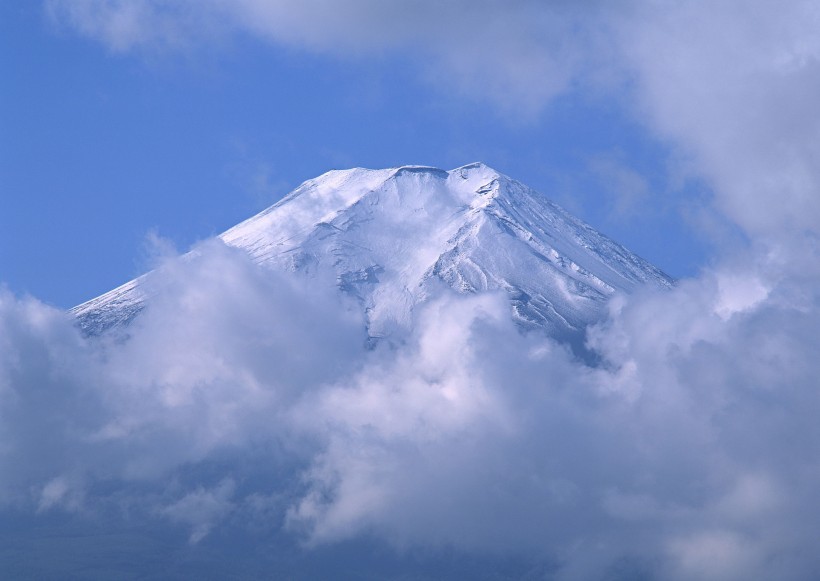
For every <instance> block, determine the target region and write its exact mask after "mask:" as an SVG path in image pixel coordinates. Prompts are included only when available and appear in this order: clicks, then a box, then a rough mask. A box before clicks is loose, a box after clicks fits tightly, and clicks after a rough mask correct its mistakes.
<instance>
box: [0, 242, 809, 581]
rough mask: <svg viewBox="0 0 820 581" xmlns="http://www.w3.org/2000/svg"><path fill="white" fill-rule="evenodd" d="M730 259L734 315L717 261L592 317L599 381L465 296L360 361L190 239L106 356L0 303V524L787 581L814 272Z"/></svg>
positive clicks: (54, 324) (48, 316)
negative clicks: (3, 518)
mask: <svg viewBox="0 0 820 581" xmlns="http://www.w3.org/2000/svg"><path fill="white" fill-rule="evenodd" d="M750 256H751V257H750V259H749V261H748V262H745V263H743V269H742V272H743V273H744V276H747V277H748V276H752V277H753V280H754V281H755V285H756V287H755V288H760V289H765V292H762V291H761V292H759V293H757V292H755V293H753V295H754V296H750V295H748V294H741V295H737V296H736V295H735V294H734V291H733V289H735V288H740V289H746V288H747V287H750V285H749V284H747V282H746V279H743V280H741V279H739V278H738V276H737V274H736V265H734V264H727V265H726V266H724V267H721V268H719V269H716V270H714V271H710V272H708V273H705V274H704V275H703V276H702V277H700V278H699V279H696V280H689V281H684V282H683V283H681V284H680V285H679V286H678V287H677V288H676V289H674V290H672V291H669V292H665V293H660V294H656V295H646V296H640V297H635V298H634V299H631V300H620V301H619V302H617V303H615V304H613V305H612V313H611V316H610V317H609V318H608V319H607V320H606V321H603V322H602V323H601V324H599V325H598V326H596V327H595V328H593V329H592V330H591V331H590V346H591V347H592V348H594V349H595V350H596V351H597V352H598V354H599V356H600V357H601V364H600V365H598V366H589V365H588V364H586V363H584V362H581V361H578V360H577V359H575V358H574V356H573V355H572V353H571V352H570V351H569V350H567V349H566V348H564V347H562V346H561V345H559V344H557V343H555V342H553V341H551V340H550V339H548V338H546V337H544V336H541V335H538V334H533V333H531V334H529V335H522V334H521V333H520V332H519V331H518V330H517V329H516V328H515V327H514V325H513V324H512V322H511V321H510V319H509V316H508V306H507V304H506V303H505V300H504V298H503V297H501V296H496V295H491V294H490V295H475V296H466V297H465V296H459V295H454V294H448V293H446V292H443V291H442V294H441V295H440V296H434V297H431V299H430V301H429V303H428V304H426V306H425V307H424V308H423V309H421V310H420V311H419V312H418V313H417V315H416V318H415V321H414V324H413V328H412V330H410V331H408V334H407V335H406V336H405V337H404V338H403V340H402V341H398V342H396V344H395V345H393V346H388V345H381V346H377V347H376V348H375V349H372V348H368V347H367V344H366V337H365V334H364V327H363V324H362V320H361V315H360V314H359V313H358V310H357V307H355V306H351V305H349V304H347V303H345V301H344V300H343V298H342V296H341V293H338V292H337V291H335V289H334V288H333V281H325V282H322V281H319V280H315V279H302V278H300V277H296V276H293V275H291V274H288V273H280V272H277V271H274V270H267V269H261V268H259V267H257V266H256V265H254V264H253V263H252V262H251V261H250V260H249V259H248V258H247V257H246V256H245V255H244V254H243V253H241V252H239V251H236V250H235V249H230V248H227V247H225V246H224V245H221V244H219V243H216V242H214V243H209V244H205V245H203V246H200V247H197V248H196V249H195V250H194V252H193V254H191V255H186V256H184V257H179V258H177V257H169V258H166V259H165V262H164V263H163V264H162V265H161V266H160V268H159V269H158V270H157V271H156V274H155V275H154V279H155V283H154V284H155V285H156V288H157V289H159V290H158V291H157V292H158V294H157V295H156V299H155V301H154V302H153V303H151V305H150V307H149V308H148V310H147V311H146V312H145V314H144V316H143V317H142V318H140V319H138V320H137V321H135V323H134V324H133V325H132V326H131V327H130V328H129V335H130V337H129V338H127V340H122V338H118V339H117V340H108V339H105V338H96V339H94V338H92V339H82V338H81V337H80V335H79V333H78V332H77V331H76V330H75V329H74V327H73V326H72V324H71V321H70V320H69V319H68V318H67V317H66V315H64V314H63V313H60V312H58V311H55V310H53V309H51V308H49V307H46V306H44V305H41V304H40V303H38V302H37V301H35V300H33V299H26V298H23V299H18V298H15V297H13V296H11V295H9V293H8V292H5V293H4V294H3V295H2V301H0V307H2V308H0V329H2V333H0V341H2V344H3V345H4V349H3V350H2V364H1V365H0V377H2V378H3V380H2V383H0V394H2V407H0V425H1V426H2V429H3V440H2V442H3V445H2V449H0V464H2V470H0V474H2V479H0V499H1V500H2V503H3V505H2V506H3V508H2V509H0V511H2V512H4V513H5V514H10V511H14V512H15V513H16V514H20V513H21V511H22V514H30V515H31V518H33V519H35V520H36V519H46V518H56V515H59V514H63V515H65V516H64V517H63V518H68V519H74V520H73V521H71V520H70V521H69V522H80V521H82V519H86V520H87V519H106V521H108V522H110V523H114V524H111V525H110V526H113V527H114V529H115V530H117V529H116V527H117V526H119V527H126V526H133V525H134V523H140V525H139V526H140V527H142V529H143V530H146V531H148V532H149V534H150V535H154V536H156V537H157V538H168V537H167V535H169V534H171V532H172V531H174V530H176V529H175V528H174V527H178V526H179V525H182V526H183V527H184V529H185V535H184V536H183V537H182V539H179V538H178V537H177V541H176V542H182V543H183V544H184V542H185V540H186V539H187V541H189V542H190V543H192V545H191V546H192V547H199V546H202V545H203V544H206V546H207V547H208V549H207V551H208V552H209V553H213V551H217V553H218V552H219V551H226V550H228V549H227V548H226V547H228V546H234V545H233V544H231V543H233V542H234V541H231V540H230V539H245V540H244V541H242V543H243V545H242V546H243V547H245V548H244V549H242V550H246V551H255V550H256V549H255V548H254V547H256V546H258V545H257V544H258V543H265V542H268V541H267V540H266V539H269V538H270V535H284V537H283V538H286V539H290V540H289V541H288V542H289V543H290V544H288V543H285V544H282V545H281V546H283V547H291V546H292V545H293V543H296V542H298V543H302V544H303V546H304V547H305V548H304V549H302V551H307V553H304V554H305V555H310V554H319V555H321V554H322V553H321V551H322V550H323V547H333V546H337V545H339V544H340V543H341V544H342V546H343V544H344V543H350V542H354V541H355V542H360V541H362V540H363V539H365V540H366V539H370V540H369V541H367V542H368V543H369V546H370V547H372V548H371V550H378V551H384V550H386V549H385V548H384V547H385V546H388V547H393V548H394V549H393V550H396V551H398V552H396V553H394V555H395V557H394V558H395V559H399V560H398V561H396V566H398V563H399V562H400V559H401V557H400V556H399V555H401V551H407V550H416V549H414V548H419V547H422V548H424V547H426V548H428V550H431V551H432V552H431V553H427V554H426V555H427V556H423V557H419V558H421V559H422V562H426V563H428V566H430V567H433V568H434V569H435V568H436V565H435V564H436V563H439V564H440V565H441V566H444V565H442V564H443V563H448V564H447V567H451V566H453V565H452V563H451V562H448V561H447V560H446V559H445V558H444V557H442V556H441V555H442V553H441V551H442V550H444V548H449V549H448V550H450V551H455V552H456V554H461V555H466V556H469V555H473V556H475V555H483V556H485V557H491V558H494V559H498V561H494V563H495V565H496V566H499V567H500V565H498V563H500V562H502V560H503V559H507V560H508V561H509V559H512V560H513V562H520V563H529V565H527V566H528V567H541V568H545V569H544V570H550V571H552V573H551V575H553V577H554V578H556V579H583V578H590V577H594V578H597V577H602V576H605V575H608V574H612V575H615V578H618V577H617V575H618V574H619V575H621V578H633V577H634V576H635V575H638V574H645V575H647V576H649V577H651V578H660V579H679V578H680V579H684V578H691V576H693V575H696V576H698V577H699V578H704V579H741V578H747V577H748V575H749V574H750V572H752V573H751V574H755V575H763V576H766V577H776V578H784V579H789V578H794V579H798V578H803V577H805V576H806V575H808V574H809V572H810V571H813V570H816V566H817V565H818V563H817V562H816V559H815V558H813V557H812V556H811V555H813V554H814V552H813V551H811V550H810V548H811V547H810V543H811V542H812V540H813V539H814V538H816V536H817V534H818V533H819V532H820V531H818V530H817V525H816V523H817V522H820V519H818V516H820V515H818V514H817V512H818V507H817V504H816V502H815V500H814V496H815V490H816V487H817V485H818V484H820V482H818V475H817V473H816V470H815V469H814V464H815V459H816V457H817V454H818V453H820V449H818V444H817V443H818V442H820V433H818V427H817V423H816V417H817V413H818V412H820V394H818V392H817V390H816V380H815V378H816V377H817V374H818V373H819V372H820V369H818V364H817V360H816V357H814V351H815V350H816V349H815V347H816V329H817V328H818V325H820V309H818V306H820V296H818V294H817V292H816V290H815V291H811V290H810V289H816V288H820V287H819V286H816V285H814V284H813V282H814V281H817V280H818V274H819V273H817V272H806V273H804V276H806V277H808V278H807V280H803V281H798V282H795V280H794V279H793V277H791V276H788V274H789V272H788V270H784V266H783V264H782V263H781V262H779V261H778V260H776V259H774V258H772V259H770V260H766V261H757V256H756V255H754V254H752V255H750ZM815 271H816V269H815ZM739 281H740V282H739ZM807 281H812V285H808V284H806V283H807ZM744 292H745V290H744ZM795 293H799V295H800V297H801V300H800V301H796V300H794V299H793V298H792V297H793V296H794V295H795ZM738 296H739V298H738ZM727 297H730V298H729V299H727ZM123 511H126V512H123ZM123 514H128V515H129V516H128V520H127V521H122V519H123V518H124V517H123V516H122V515H123ZM49 515H51V516H49ZM71 515H73V516H71ZM78 519H79V520H78ZM43 522H48V521H43ZM117 522H124V523H131V524H121V525H116V523H117ZM41 526H42V525H41ZM77 526H79V525H77ZM212 537H213V538H214V541H213V543H211V544H207V543H208V542H209V539H211V538H212ZM171 538H173V537H171ZM278 542H279V543H280V544H281V543H282V542H283V541H278ZM226 543H227V544H226ZM385 544H386V545H385ZM220 547H222V548H221V549H220ZM378 547H381V548H378ZM191 550H194V549H191ZM231 550H234V549H231ZM235 550H240V549H235ZM282 550H286V549H282ZM287 550H288V551H289V550H292V549H287ZM436 551H438V552H436ZM317 552H318V553H317ZM287 554H288V553H276V552H275V551H274V553H272V554H271V555H272V556H271V557H270V558H271V559H274V561H275V560H276V559H280V565H281V559H284V558H285V555H287ZM273 555H279V556H278V557H275V556H273ZM146 558H147V559H148V562H150V558H148V557H147V556H146ZM425 559H426V561H425ZM266 562H268V561H266ZM492 570H497V569H492V568H488V569H487V571H490V572H491V571H492ZM454 571H455V572H454V573H453V576H456V577H458V576H459V575H460V573H458V571H461V572H462V573H464V572H465V571H466V570H465V569H459V568H456V569H454ZM617 571H621V573H617V574H616V572H617ZM488 574H489V573H488Z"/></svg>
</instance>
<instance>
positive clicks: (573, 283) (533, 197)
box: [72, 163, 672, 344]
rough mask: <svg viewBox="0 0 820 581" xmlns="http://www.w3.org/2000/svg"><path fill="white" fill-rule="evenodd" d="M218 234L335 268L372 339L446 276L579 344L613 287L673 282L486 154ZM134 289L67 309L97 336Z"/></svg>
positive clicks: (337, 179)
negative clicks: (500, 296) (499, 295)
mask: <svg viewBox="0 0 820 581" xmlns="http://www.w3.org/2000/svg"><path fill="white" fill-rule="evenodd" d="M220 238H221V239H222V241H224V242H225V243H226V244H228V245H230V246H234V247H238V248H241V249H244V250H245V251H246V252H248V253H249V255H250V256H251V257H252V259H253V260H254V261H255V262H257V263H259V264H260V265H261V266H266V267H273V268H284V269H287V270H290V271H294V272H298V273H302V274H304V275H307V276H311V275H315V274H316V273H318V272H330V273H331V274H332V275H333V276H334V277H335V279H336V281H337V284H338V287H339V288H340V289H341V291H343V292H345V293H348V294H350V295H352V296H354V297H356V298H357V300H358V301H359V302H360V303H361V305H362V308H363V309H364V312H365V313H366V318H367V325H368V331H369V333H370V335H371V337H374V338H379V337H385V336H391V335H393V334H394V333H396V332H400V331H401V330H402V329H407V328H408V327H409V326H410V325H411V324H412V315H413V311H414V309H415V307H416V306H417V305H419V304H421V303H423V302H424V301H425V300H426V299H427V298H428V296H429V294H430V291H431V290H432V288H433V287H434V286H440V285H441V284H442V283H443V284H444V285H447V286H449V287H451V288H452V289H454V290H455V291H456V292H459V293H475V292H482V291H503V292H505V293H506V294H507V296H508V297H509V300H510V306H511V313H512V316H513V318H514V319H515V321H516V322H517V323H518V324H519V325H520V326H521V327H522V328H541V329H544V330H546V331H547V332H549V333H550V334H551V335H553V336H554V337H556V338H559V339H563V340H568V341H570V342H571V343H576V344H577V343H579V341H580V338H581V337H582V336H583V330H584V328H585V327H586V326H587V325H588V324H589V323H591V322H593V321H595V320H597V319H599V318H600V316H601V315H602V313H603V312H604V305H605V304H606V302H607V300H608V299H609V297H610V296H611V295H613V294H614V293H616V292H627V293H628V292H630V291H632V290H633V289H634V288H636V287H637V286H639V285H644V284H649V285H654V286H661V287H667V286H670V285H671V283H672V281H671V279H670V278H669V277H668V276H667V275H665V274H664V273H662V272H661V271H660V270H658V269H657V268H655V267H653V266H652V265H650V264H649V263H647V262H646V261H644V260H642V259H641V258H639V257H637V256H636V255H634V254H633V253H631V252H629V251H628V250H627V249H625V248H624V247H623V246H621V245H619V244H617V243H615V242H613V241H612V240H610V239H609V238H607V237H606V236H604V235H602V234H600V233H599V232H597V231H596V230H594V229H593V228H591V227H590V226H588V225H587V224H585V223H583V222H581V221H580V220H578V219H577V218H575V217H573V216H571V215H570V214H569V213H567V212H566V211H565V210H563V209H562V208H560V207H559V206H557V205H556V204H554V203H552V202H550V201H549V200H547V199H546V198H545V197H544V196H542V195H541V194H539V193H538V192H535V191H534V190H532V189H530V188H528V187H526V186H525V185H523V184H521V183H519V182H517V181H515V180H513V179H511V178H509V177H507V176H505V175H503V174H501V173H499V172H497V171H495V170H494V169H492V168H490V167H488V166H486V165H484V164H482V163H472V164H469V165H465V166H462V167H459V168H456V169H454V170H451V171H444V170H441V169H438V168H433V167H426V166H402V167H399V168H391V169H383V170H370V169H363V168H355V169H348V170H333V171H329V172H327V173H325V174H323V175H321V176H319V177H317V178H314V179H311V180H308V181H306V182H304V183H303V184H302V185H300V186H299V187H298V188H297V189H295V190H294V191H293V192H291V193H290V194H288V195H287V196H285V197H284V198H283V199H282V200H280V201H279V202H277V203H276V204H274V205H273V206H271V207H270V208H268V209H266V210H264V211H262V212H260V213H259V214H257V215H256V216H253V217H252V218H250V219H248V220H246V221H244V222H242V223H240V224H238V225H236V226H234V227H233V228H231V229H229V230H227V231H226V232H224V233H223V234H222V235H221V236H220ZM143 287H144V285H142V284H141V283H140V279H137V280H135V281H131V282H129V283H127V284H125V285H123V286H121V287H119V288H117V289H114V290H113V291H111V292H109V293H106V294H105V295H102V296H100V297H98V298H96V299H93V300H92V301H89V302H87V303H84V304H82V305H79V306H78V307H75V308H74V309H72V311H73V313H74V314H75V315H76V316H77V317H78V319H79V321H80V325H81V326H82V327H83V328H84V329H85V330H86V332H89V333H100V332H103V331H105V330H106V329H108V328H110V327H113V326H117V325H120V324H124V323H127V322H128V321H130V320H131V319H132V318H133V317H134V316H136V315H137V314H138V313H139V311H140V310H141V309H142V308H144V306H145V305H146V304H149V303H150V298H149V297H146V295H145V290H144V288H143Z"/></svg>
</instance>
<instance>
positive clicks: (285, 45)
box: [0, 0, 820, 581]
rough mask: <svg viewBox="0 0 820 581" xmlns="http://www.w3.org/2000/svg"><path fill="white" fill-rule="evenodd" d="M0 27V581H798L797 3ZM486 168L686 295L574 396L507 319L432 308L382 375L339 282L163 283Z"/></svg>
mask: <svg viewBox="0 0 820 581" xmlns="http://www.w3.org/2000/svg"><path fill="white" fill-rule="evenodd" d="M0 26H2V34H0V39H2V40H1V41H2V43H3V46H2V51H0V58H2V67H3V68H2V71H3V72H2V75H3V78H4V80H5V81H6V82H4V84H3V89H2V92H0V98H2V107H0V110H1V111H2V113H0V114H2V116H3V117H2V121H0V127H1V128H2V132H1V135H2V138H0V147H2V151H1V152H0V153H1V154H0V163H1V164H2V169H1V170H0V171H2V183H1V184H0V188H1V189H0V191H1V192H2V207H0V220H1V221H2V222H0V236H2V240H0V280H2V281H3V282H4V284H5V285H6V288H2V287H0V574H2V576H5V577H9V578H21V577H26V576H29V577H31V576H40V577H43V576H46V577H48V576H52V577H55V578H66V577H70V575H71V574H77V575H81V576H94V575H96V576H98V577H100V578H110V577H111V576H114V575H116V574H122V575H125V574H133V575H134V576H139V577H141V578H169V577H170V578H174V577H176V578H207V577H208V576H211V577H213V578H226V577H228V576H231V575H233V576H237V577H240V578H246V577H254V576H256V577H260V578H270V577H271V576H273V577H282V578H285V577H294V578H317V579H323V578H329V577H331V576H333V577H338V576H340V572H341V574H342V575H343V576H345V577H349V578H357V579H367V578H373V579H382V578H390V577H393V578H431V579H448V578H452V579H463V578H476V579H478V578H486V579H498V578H530V579H552V580H556V581H576V580H577V581H581V580H586V579H613V580H621V581H627V580H629V581H632V580H634V579H659V580H664V581H665V580H670V581H679V580H688V579H706V580H715V581H725V580H738V581H740V580H744V581H745V580H748V579H757V578H760V579H784V580H795V581H797V580H803V579H811V578H813V577H815V576H816V572H817V571H818V570H820V557H818V555H817V551H816V545H817V539H818V538H820V524H818V523H820V503H819V502H818V500H817V490H818V489H819V488H820V472H818V469H817V459H818V457H820V423H818V421H817V418H818V415H820V390H818V379H817V378H818V377H820V358H818V357H817V353H818V350H819V349H820V334H819V332H818V329H820V226H819V225H820V164H818V163H817V161H818V159H820V35H818V34H817V31H818V30H820V8H818V4H817V3H816V2H814V1H813V0H807V1H799V0H795V1H791V2H785V3H784V2H774V1H768V0H745V1H740V0H737V1H731V0H726V1H718V2H697V1H691V2H683V1H674V0H655V1H645V2H638V1H631V0H624V1H623V2H605V1H600V2H596V1H588V2H565V1H562V0H556V1H554V2H543V1H540V0H532V1H529V0H518V1H500V0H498V1H496V0H452V1H449V2H440V1H438V0H406V1H398V0H397V1H395V2H385V1H381V0H350V1H345V2H342V1H340V0H301V1H299V2H295V1H292V2H291V1H284V0H281V1H277V0H270V1H264V0H232V1H229V0H142V1H139V0H134V1H130V2H129V1H125V0H47V1H46V2H44V3H38V2H22V1H21V2H6V3H4V4H3V6H2V8H0ZM474 160H483V161H484V162H486V163H487V164H489V165H491V166H493V167H495V168H496V169H498V170H500V171H502V172H504V173H507V174H509V175H510V176H512V177H514V178H517V179H520V180H521V181H523V182H525V183H527V184H529V185H531V186H534V187H535V188H537V189H540V190H542V191H544V193H546V194H547V195H549V196H551V197H552V198H554V199H555V200H556V201H558V202H559V203H561V204H563V205H564V206H566V207H567V208H568V209H569V210H571V211H574V212H576V213H577V214H579V215H580V216H581V217H583V218H585V219H587V220H588V221H589V222H590V223H592V224H593V225H594V226H596V227H598V228H600V229H601V230H603V231H604V232H605V233H608V234H611V235H612V236H613V237H614V238H616V239H618V240H619V241H621V242H623V243H625V244H626V245H627V246H629V247H630V248H632V249H633V250H635V251H637V252H638V253H639V254H641V255H643V256H644V257H646V258H648V259H650V260H651V261H653V262H655V263H656V264H658V265H659V266H661V267H662V268H664V269H666V270H667V271H669V272H670V273H671V274H673V275H675V276H677V277H679V278H680V280H679V282H678V284H677V285H676V286H675V287H674V288H673V289H672V290H669V291H665V292H654V293H652V292H649V291H647V292H644V293H637V294H635V295H632V296H630V297H623V296H622V297H617V299H616V300H613V301H612V302H611V304H610V305H609V307H610V308H609V312H608V314H607V316H606V318H605V319H604V320H602V321H601V322H600V323H598V324H596V325H594V326H592V327H590V328H589V329H588V330H587V346H588V348H589V349H591V350H594V351H595V353H596V355H597V356H598V357H597V360H598V364H596V365H594V366H593V365H590V364H588V363H585V362H583V361H579V360H578V359H576V358H574V357H573V356H572V354H571V353H570V352H569V351H568V350H567V349H566V348H565V347H563V346H561V345H559V344H558V343H556V342H555V341H553V340H551V339H550V338H549V337H546V336H543V335H540V334H539V333H536V332H534V333H530V334H528V335H524V334H522V333H520V332H519V331H518V330H517V329H516V328H515V327H514V326H513V324H512V322H511V320H510V317H509V305H508V304H507V303H506V301H505V300H504V299H503V298H499V297H498V296H495V295H491V294H490V295H488V294H476V295H458V294H455V293H452V292H448V291H446V290H442V291H441V292H440V293H437V294H436V293H433V294H432V295H431V296H430V297H429V299H428V300H427V302H426V303H425V304H424V305H423V306H422V307H419V308H418V309H417V310H416V311H415V312H414V315H413V317H414V318H413V321H412V324H411V325H410V327H409V329H408V330H407V331H406V333H405V335H403V336H402V337H401V338H400V339H401V340H397V341H396V345H395V346H393V347H390V346H383V347H382V348H376V349H372V350H368V349H365V348H364V344H365V337H364V327H363V322H362V318H361V317H362V315H361V313H360V312H358V310H357V309H356V308H351V307H350V305H349V303H346V302H344V300H343V298H342V297H341V296H340V295H341V293H339V292H338V289H335V288H334V286H333V284H331V283H327V284H324V283H323V282H322V281H321V280H320V279H317V280H305V279H302V278H300V277H297V276H292V275H290V274H286V273H282V272H279V271H276V270H274V269H270V270H268V269H259V268H257V267H256V266H255V265H254V264H253V263H251V261H250V260H249V259H248V257H247V256H246V255H245V254H244V253H243V252H241V251H238V250H236V249H231V248H228V247H226V246H225V245H224V244H220V243H218V242H215V241H210V242H208V241H205V242H200V243H197V244H196V246H195V248H196V249H197V252H196V253H195V256H193V257H189V258H188V259H184V260H183V259H181V258H180V254H181V253H182V252H185V251H186V250H187V249H188V248H189V247H190V245H191V244H192V243H196V242H197V241H201V240H204V239H206V238H208V237H209V236H211V235H212V234H215V233H218V232H220V231H222V230H224V229H226V228H227V227H229V226H231V225H233V224H234V223H236V222H237V221H239V220H241V219H242V218H244V217H247V216H248V215H249V214H251V213H253V212H254V211H256V210H259V209H262V208H263V207H265V206H266V205H268V204H269V203H271V202H272V201H274V200H276V199H277V198H278V197H280V196H281V195H283V194H284V193H286V192H287V191H288V190H290V189H291V188H293V187H294V186H296V185H297V184H298V183H299V182H300V181H302V180H303V179H307V178H310V177H313V176H315V175H317V174H319V173H322V172H324V171H326V170H328V169H331V168H339V167H349V166H371V167H385V166H393V165H399V164H409V163H414V164H418V163H421V164H431V165H436V166H442V167H444V168H451V167H456V166H459V165H462V164H464V163H467V162H470V161H474ZM152 232H154V233H158V234H159V237H157V236H155V235H154V234H151V233H152ZM146 239H147V240H149V241H156V240H160V242H159V244H156V243H152V244H153V249H151V248H146V247H145V240H146ZM163 241H165V242H163ZM167 242H170V244H168V243H167ZM169 245H176V246H177V247H178V251H174V250H172V249H169V248H168V246H169ZM149 246H150V244H149ZM157 246H159V247H160V251H159V252H158V251H157V248H156V247H157ZM149 266H151V267H155V268H156V274H155V275H154V277H155V280H156V281H158V282H157V287H156V288H157V289H158V290H157V292H156V294H155V296H154V297H153V298H152V303H151V306H150V308H149V309H147V310H146V312H145V314H144V315H142V316H140V317H139V318H137V319H136V321H135V322H134V324H132V325H131V326H130V327H128V329H127V337H126V338H122V337H101V338H91V339H89V338H83V337H82V336H81V335H80V334H79V332H78V330H77V329H76V327H75V326H74V324H73V321H72V319H71V318H70V317H68V316H67V315H66V314H65V312H64V311H63V310H62V308H64V307H68V306H71V305H73V304H75V303H78V302H80V301H82V300H84V299H87V298H89V297H92V296H94V295H97V294H99V293H101V292H103V291H106V290H108V289H109V288H111V287H113V286H115V285H117V284H118V283H121V282H123V281H124V280H126V279H128V278H130V277H132V276H133V275H135V274H137V273H139V272H141V271H142V270H144V269H146V268H148V267H149ZM325 282H327V281H325ZM54 305H56V307H58V308H55V306H54ZM119 339H123V340H119Z"/></svg>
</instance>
